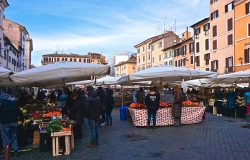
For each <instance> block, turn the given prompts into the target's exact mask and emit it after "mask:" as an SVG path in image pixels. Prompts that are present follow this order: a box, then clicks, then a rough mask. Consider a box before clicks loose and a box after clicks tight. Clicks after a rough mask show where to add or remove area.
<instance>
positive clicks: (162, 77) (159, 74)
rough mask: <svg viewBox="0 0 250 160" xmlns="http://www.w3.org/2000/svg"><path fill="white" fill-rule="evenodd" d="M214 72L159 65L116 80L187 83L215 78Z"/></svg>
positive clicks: (121, 81)
mask: <svg viewBox="0 0 250 160" xmlns="http://www.w3.org/2000/svg"><path fill="white" fill-rule="evenodd" d="M216 76H217V73H216V72H210V71H204V70H197V69H190V68H182V67H173V66H166V65H160V66H156V67H152V68H148V69H146V70H142V71H139V72H135V73H132V74H130V75H128V76H123V77H122V78H120V79H119V80H118V83H124V82H126V81H129V82H137V81H154V80H157V81H163V82H164V81H183V80H184V81H187V80H192V79H200V78H213V77H216Z"/></svg>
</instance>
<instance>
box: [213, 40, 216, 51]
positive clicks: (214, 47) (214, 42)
mask: <svg viewBox="0 0 250 160" xmlns="http://www.w3.org/2000/svg"><path fill="white" fill-rule="evenodd" d="M215 49H217V40H214V41H213V50H215Z"/></svg>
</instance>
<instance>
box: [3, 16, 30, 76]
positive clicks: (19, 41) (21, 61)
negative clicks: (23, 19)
mask: <svg viewBox="0 0 250 160" xmlns="http://www.w3.org/2000/svg"><path fill="white" fill-rule="evenodd" d="M3 28H4V34H5V35H6V37H8V39H9V40H10V41H11V42H12V43H13V44H14V45H17V46H18V51H19V57H18V62H17V64H18V65H17V68H18V72H20V71H23V70H25V69H29V68H30V67H29V66H30V64H29V63H28V66H25V62H26V61H27V62H31V59H30V58H31V51H32V50H33V47H31V46H33V44H29V46H28V49H27V48H26V46H25V45H26V44H27V43H33V42H32V40H30V38H27V37H29V33H28V31H27V30H26V28H25V27H24V26H22V25H20V24H18V23H16V22H13V21H11V20H8V19H3ZM26 38H27V40H28V39H29V40H28V41H27V42H26ZM26 51H28V52H27V53H26ZM26 57H28V59H26Z"/></svg>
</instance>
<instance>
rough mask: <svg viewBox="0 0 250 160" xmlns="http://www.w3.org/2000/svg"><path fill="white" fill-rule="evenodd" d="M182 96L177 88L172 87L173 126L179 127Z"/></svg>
mask: <svg viewBox="0 0 250 160" xmlns="http://www.w3.org/2000/svg"><path fill="white" fill-rule="evenodd" d="M182 101H183V96H182V93H181V89H180V87H179V86H174V97H173V104H172V115H173V117H174V126H176V127H180V126H181V110H182Z"/></svg>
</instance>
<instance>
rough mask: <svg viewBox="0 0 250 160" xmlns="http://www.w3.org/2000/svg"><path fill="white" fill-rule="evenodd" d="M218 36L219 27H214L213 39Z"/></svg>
mask: <svg viewBox="0 0 250 160" xmlns="http://www.w3.org/2000/svg"><path fill="white" fill-rule="evenodd" d="M216 36H217V25H216V26H213V37H216Z"/></svg>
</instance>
